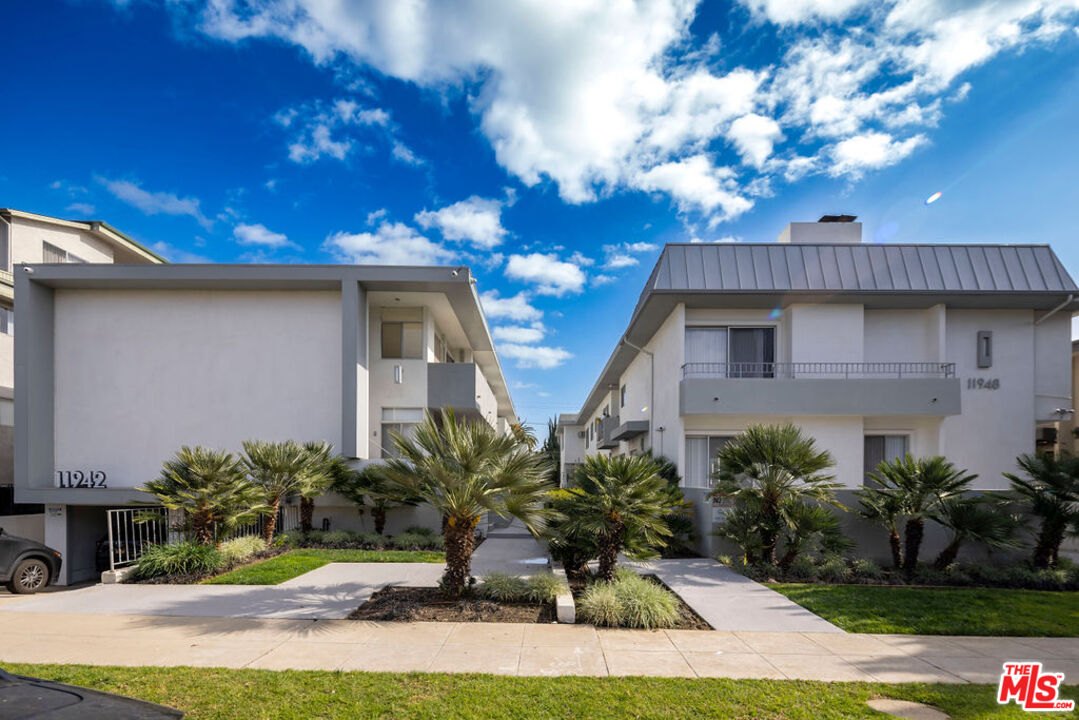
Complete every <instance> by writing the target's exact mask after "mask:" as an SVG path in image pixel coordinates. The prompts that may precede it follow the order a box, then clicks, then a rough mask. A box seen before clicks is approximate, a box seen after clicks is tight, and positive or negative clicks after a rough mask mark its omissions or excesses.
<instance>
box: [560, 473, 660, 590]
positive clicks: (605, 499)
mask: <svg viewBox="0 0 1079 720" xmlns="http://www.w3.org/2000/svg"><path fill="white" fill-rule="evenodd" d="M658 471H659V466H658V465H657V464H656V463H655V462H654V461H653V460H652V459H651V458H648V457H644V456H632V455H622V456H619V457H607V456H605V455H591V456H589V457H587V458H585V461H584V463H583V464H582V465H581V466H580V467H579V468H577V473H576V475H575V476H574V477H575V479H576V487H575V488H573V489H572V490H570V492H571V493H573V494H574V495H575V496H576V497H575V498H574V502H573V504H572V508H571V511H570V512H571V513H572V514H570V516H569V518H568V519H567V521H566V523H565V524H564V526H563V528H564V531H565V532H566V533H568V534H571V535H573V534H587V535H594V536H595V537H596V538H597V539H598V541H599V577H600V579H602V580H607V581H610V580H613V579H614V571H615V567H616V566H617V563H618V553H619V552H621V551H622V549H623V548H625V547H627V545H630V544H632V545H634V546H635V547H634V548H633V549H634V550H637V551H638V552H640V551H644V550H647V549H649V548H656V547H662V546H664V545H665V544H666V539H667V538H669V537H670V536H671V530H670V528H668V527H667V523H666V521H665V520H664V516H665V515H666V514H667V513H668V512H669V511H670V505H669V499H670V496H669V495H668V492H667V481H666V480H664V479H663V477H662V476H661V475H660V474H659V472H658Z"/></svg>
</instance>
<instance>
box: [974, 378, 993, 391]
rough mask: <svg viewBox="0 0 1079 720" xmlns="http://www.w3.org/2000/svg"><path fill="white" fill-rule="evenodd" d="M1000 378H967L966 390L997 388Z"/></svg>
mask: <svg viewBox="0 0 1079 720" xmlns="http://www.w3.org/2000/svg"><path fill="white" fill-rule="evenodd" d="M999 389H1000V378H967V390H999Z"/></svg>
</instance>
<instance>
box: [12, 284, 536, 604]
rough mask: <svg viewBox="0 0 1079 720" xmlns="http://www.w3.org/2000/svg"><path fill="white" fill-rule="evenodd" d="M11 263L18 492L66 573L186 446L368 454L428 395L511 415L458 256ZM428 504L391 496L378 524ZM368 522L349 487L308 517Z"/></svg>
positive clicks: (381, 447)
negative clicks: (396, 262)
mask: <svg viewBox="0 0 1079 720" xmlns="http://www.w3.org/2000/svg"><path fill="white" fill-rule="evenodd" d="M15 275H16V286H17V289H18V294H19V303H20V304H19V316H20V322H21V323H24V324H25V325H29V328H28V329H27V331H26V332H21V331H20V334H19V337H18V340H17V342H16V346H15V350H16V373H15V374H16V382H17V383H18V387H19V388H20V392H19V393H17V394H16V411H15V416H16V490H15V494H16V499H17V500H18V501H19V502H28V503H30V502H32V503H43V504H45V510H46V516H45V541H46V543H48V544H49V545H51V546H52V547H55V548H57V549H58V550H60V551H61V552H62V553H64V557H65V560H64V576H63V577H61V578H60V582H62V583H70V582H74V581H78V580H80V579H84V578H87V577H91V576H93V575H94V572H95V569H94V545H95V542H96V541H98V540H100V539H101V538H102V537H103V536H104V534H105V533H106V524H105V523H106V519H105V518H106V510H108V509H110V508H122V507H130V506H131V504H132V503H133V502H136V501H146V500H152V498H150V497H148V496H146V495H144V494H142V493H139V492H137V491H135V490H134V488H135V487H136V486H138V485H140V484H142V483H144V482H145V481H147V480H149V479H151V478H153V477H156V476H157V474H158V472H159V470H160V468H161V464H162V462H163V461H164V460H166V459H167V458H169V457H171V456H172V455H173V454H174V453H175V451H176V450H177V449H178V448H179V447H180V446H181V445H185V444H186V445H203V446H207V447H213V448H219V449H226V450H230V451H232V452H238V451H239V450H240V449H241V443H242V441H244V440H246V439H251V438H254V439H261V440H286V439H293V440H297V441H301V442H302V441H309V440H327V441H330V442H332V443H333V444H334V446H335V448H336V449H337V451H338V452H339V453H341V454H342V455H344V456H346V457H348V458H353V459H356V460H358V461H367V460H375V459H378V458H383V457H386V455H387V453H388V452H389V451H390V450H389V447H388V446H389V443H388V438H387V433H388V432H389V431H390V430H391V429H393V430H398V431H406V432H407V430H408V428H409V427H410V426H413V425H415V424H416V423H419V422H420V421H421V420H422V418H423V412H424V410H425V409H428V408H431V409H436V408H443V407H450V408H453V409H454V410H455V412H457V413H458V414H459V415H464V416H468V417H473V418H482V419H483V420H485V421H486V422H488V423H490V424H491V425H492V426H495V427H497V428H499V429H500V430H502V431H505V432H508V429H509V426H510V425H511V424H512V423H514V422H516V416H515V413H514V409H513V404H512V402H511V400H510V395H509V391H508V388H507V386H506V381H505V378H504V377H503V374H502V370H501V367H500V365H499V361H498V358H497V356H496V355H495V351H494V346H493V344H492V340H491V336H490V333H489V330H488V327H487V322H486V320H485V318H484V314H483V310H482V308H481V306H480V302H479V297H478V295H477V293H476V290H475V287H474V281H473V279H472V276H471V274H470V273H469V271H468V269H467V268H463V267H461V268H450V267H367V266H342V265H333V266H270V265H161V266H117V265H97V266H91V265H82V266H75V265H29V266H26V267H24V268H16V270H15ZM23 389H25V392H23ZM73 479H74V480H76V482H73ZM77 480H81V481H82V482H77ZM438 520H439V518H438V517H437V516H436V515H435V513H433V511H431V510H430V509H425V508H407V509H402V510H400V511H399V512H395V513H391V515H390V517H389V523H388V526H387V531H388V532H396V531H398V530H400V529H401V528H403V527H404V526H407V525H410V524H414V523H421V524H429V525H432V526H434V527H437V523H438ZM364 522H367V523H368V525H367V526H366V527H364V525H363V523H364ZM369 523H370V520H364V518H362V517H361V516H360V514H359V513H358V512H357V509H356V508H355V507H354V506H352V505H351V504H349V503H348V502H347V501H345V500H344V499H343V498H339V497H336V496H334V495H332V494H331V495H328V496H326V497H323V498H320V499H318V500H317V502H316V508H315V525H316V527H329V528H331V529H360V528H364V529H367V530H370V529H371V526H370V524H369Z"/></svg>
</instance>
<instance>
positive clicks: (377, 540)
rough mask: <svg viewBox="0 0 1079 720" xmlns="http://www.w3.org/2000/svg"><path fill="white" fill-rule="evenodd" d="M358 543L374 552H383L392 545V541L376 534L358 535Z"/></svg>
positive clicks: (364, 533)
mask: <svg viewBox="0 0 1079 720" xmlns="http://www.w3.org/2000/svg"><path fill="white" fill-rule="evenodd" d="M356 542H358V543H359V544H360V545H363V546H364V547H367V548H371V549H372V550H381V549H383V548H384V547H386V546H387V545H389V544H390V539H389V538H388V537H386V536H385V535H379V534H378V533H376V532H361V533H356Z"/></svg>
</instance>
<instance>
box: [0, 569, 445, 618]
mask: <svg viewBox="0 0 1079 720" xmlns="http://www.w3.org/2000/svg"><path fill="white" fill-rule="evenodd" d="M444 568H445V565H444V564H442V563H330V564H329V565H323V566H322V567H320V568H317V569H315V570H312V571H311V572H308V573H305V574H303V575H301V576H299V577H297V578H293V579H292V580H288V581H286V582H283V583H281V584H280V585H92V586H89V587H84V588H80V589H76V590H69V591H67V592H50V593H46V594H41V595H32V596H10V595H8V596H5V597H4V599H3V600H2V601H0V614H3V613H5V612H24V611H29V612H34V613H86V614H92V615H128V614H136V615H163V616H182V617H213V618H300V619H308V620H318V619H342V618H346V617H348V616H349V614H350V613H351V612H352V611H353V610H355V609H356V608H357V607H359V606H360V605H362V604H363V603H364V602H365V601H366V600H367V599H368V598H369V597H371V595H372V594H374V592H375V591H376V590H379V589H380V588H383V587H385V586H386V585H402V586H406V587H425V586H426V587H433V586H435V585H438V579H439V578H440V577H441V576H442V573H443V570H444Z"/></svg>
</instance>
